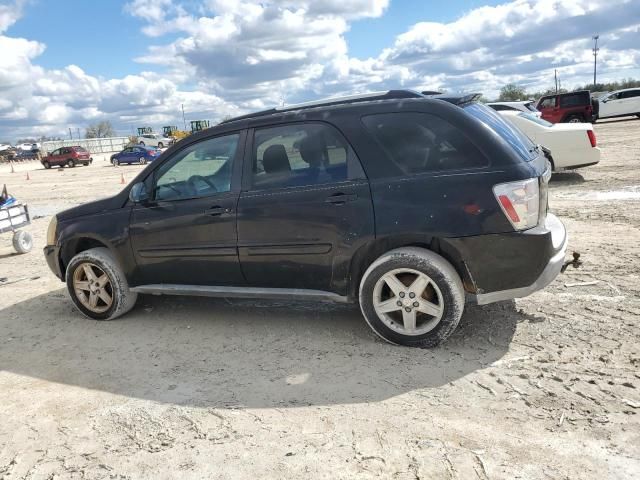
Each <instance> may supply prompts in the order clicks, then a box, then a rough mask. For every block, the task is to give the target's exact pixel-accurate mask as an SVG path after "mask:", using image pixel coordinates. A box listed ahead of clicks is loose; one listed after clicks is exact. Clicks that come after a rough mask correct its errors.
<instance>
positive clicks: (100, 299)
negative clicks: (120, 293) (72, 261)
mask: <svg viewBox="0 0 640 480" xmlns="http://www.w3.org/2000/svg"><path fill="white" fill-rule="evenodd" d="M73 289H74V291H75V294H76V297H77V298H78V300H80V303H82V305H83V306H84V307H85V308H86V309H88V310H90V311H91V312H93V313H104V312H106V311H107V310H109V308H111V305H112V304H113V286H112V284H111V279H110V278H109V275H107V273H106V272H105V271H104V270H102V269H101V268H100V267H99V266H97V265H95V264H93V263H89V262H85V263H81V264H80V265H78V268H76V270H75V272H74V273H73Z"/></svg>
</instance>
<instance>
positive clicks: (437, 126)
mask: <svg viewBox="0 0 640 480" xmlns="http://www.w3.org/2000/svg"><path fill="white" fill-rule="evenodd" d="M362 122H363V123H364V125H365V126H366V127H367V130H369V132H370V133H371V135H372V136H373V137H374V138H375V139H376V140H377V141H378V143H379V144H380V146H381V147H382V149H383V150H384V152H385V153H386V154H387V157H388V158H389V160H391V162H392V165H393V166H395V167H396V169H392V168H388V169H387V171H386V175H385V176H394V174H395V175H410V174H416V173H424V172H438V171H445V170H463V169H470V168H482V167H486V166H488V164H489V162H488V160H487V158H486V157H485V156H484V155H483V154H482V153H481V152H480V151H479V150H478V149H477V148H476V147H475V145H473V143H471V141H470V140H469V138H467V136H466V135H465V134H464V133H462V131H460V129H458V128H456V127H454V126H453V125H451V124H450V123H449V122H447V121H446V120H444V119H442V118H440V117H436V116H434V115H430V114H427V113H417V112H406V113H383V114H379V115H367V116H365V117H363V118H362ZM390 167H391V165H390Z"/></svg>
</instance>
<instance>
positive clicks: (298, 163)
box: [252, 123, 349, 190]
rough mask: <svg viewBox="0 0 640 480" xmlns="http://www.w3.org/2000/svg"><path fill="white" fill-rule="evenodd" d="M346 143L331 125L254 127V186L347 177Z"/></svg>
mask: <svg viewBox="0 0 640 480" xmlns="http://www.w3.org/2000/svg"><path fill="white" fill-rule="evenodd" d="M348 154H349V147H348V145H347V143H346V141H345V140H344V138H343V137H342V135H341V134H340V133H339V132H338V131H337V130H336V129H335V128H333V127H331V126H329V125H326V124H321V123H316V124H314V123H298V124H290V125H283V126H278V127H270V128H263V129H260V130H256V132H255V137H254V145H253V172H252V173H253V175H252V176H253V182H252V183H253V188H254V189H256V190H262V189H265V188H280V187H296V186H306V185H318V184H326V183H334V182H341V181H344V180H346V179H347V156H348Z"/></svg>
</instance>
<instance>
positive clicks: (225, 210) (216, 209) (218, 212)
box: [204, 207, 231, 217]
mask: <svg viewBox="0 0 640 480" xmlns="http://www.w3.org/2000/svg"><path fill="white" fill-rule="evenodd" d="M230 211H231V209H228V208H222V207H211V208H209V209H208V210H205V211H204V213H205V215H209V216H211V217H216V216H218V215H222V214H223V213H229V212H230Z"/></svg>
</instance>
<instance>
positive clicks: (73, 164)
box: [67, 159, 76, 168]
mask: <svg viewBox="0 0 640 480" xmlns="http://www.w3.org/2000/svg"><path fill="white" fill-rule="evenodd" d="M75 166H76V162H74V161H73V160H72V159H69V160H67V167H69V168H73V167H75Z"/></svg>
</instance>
